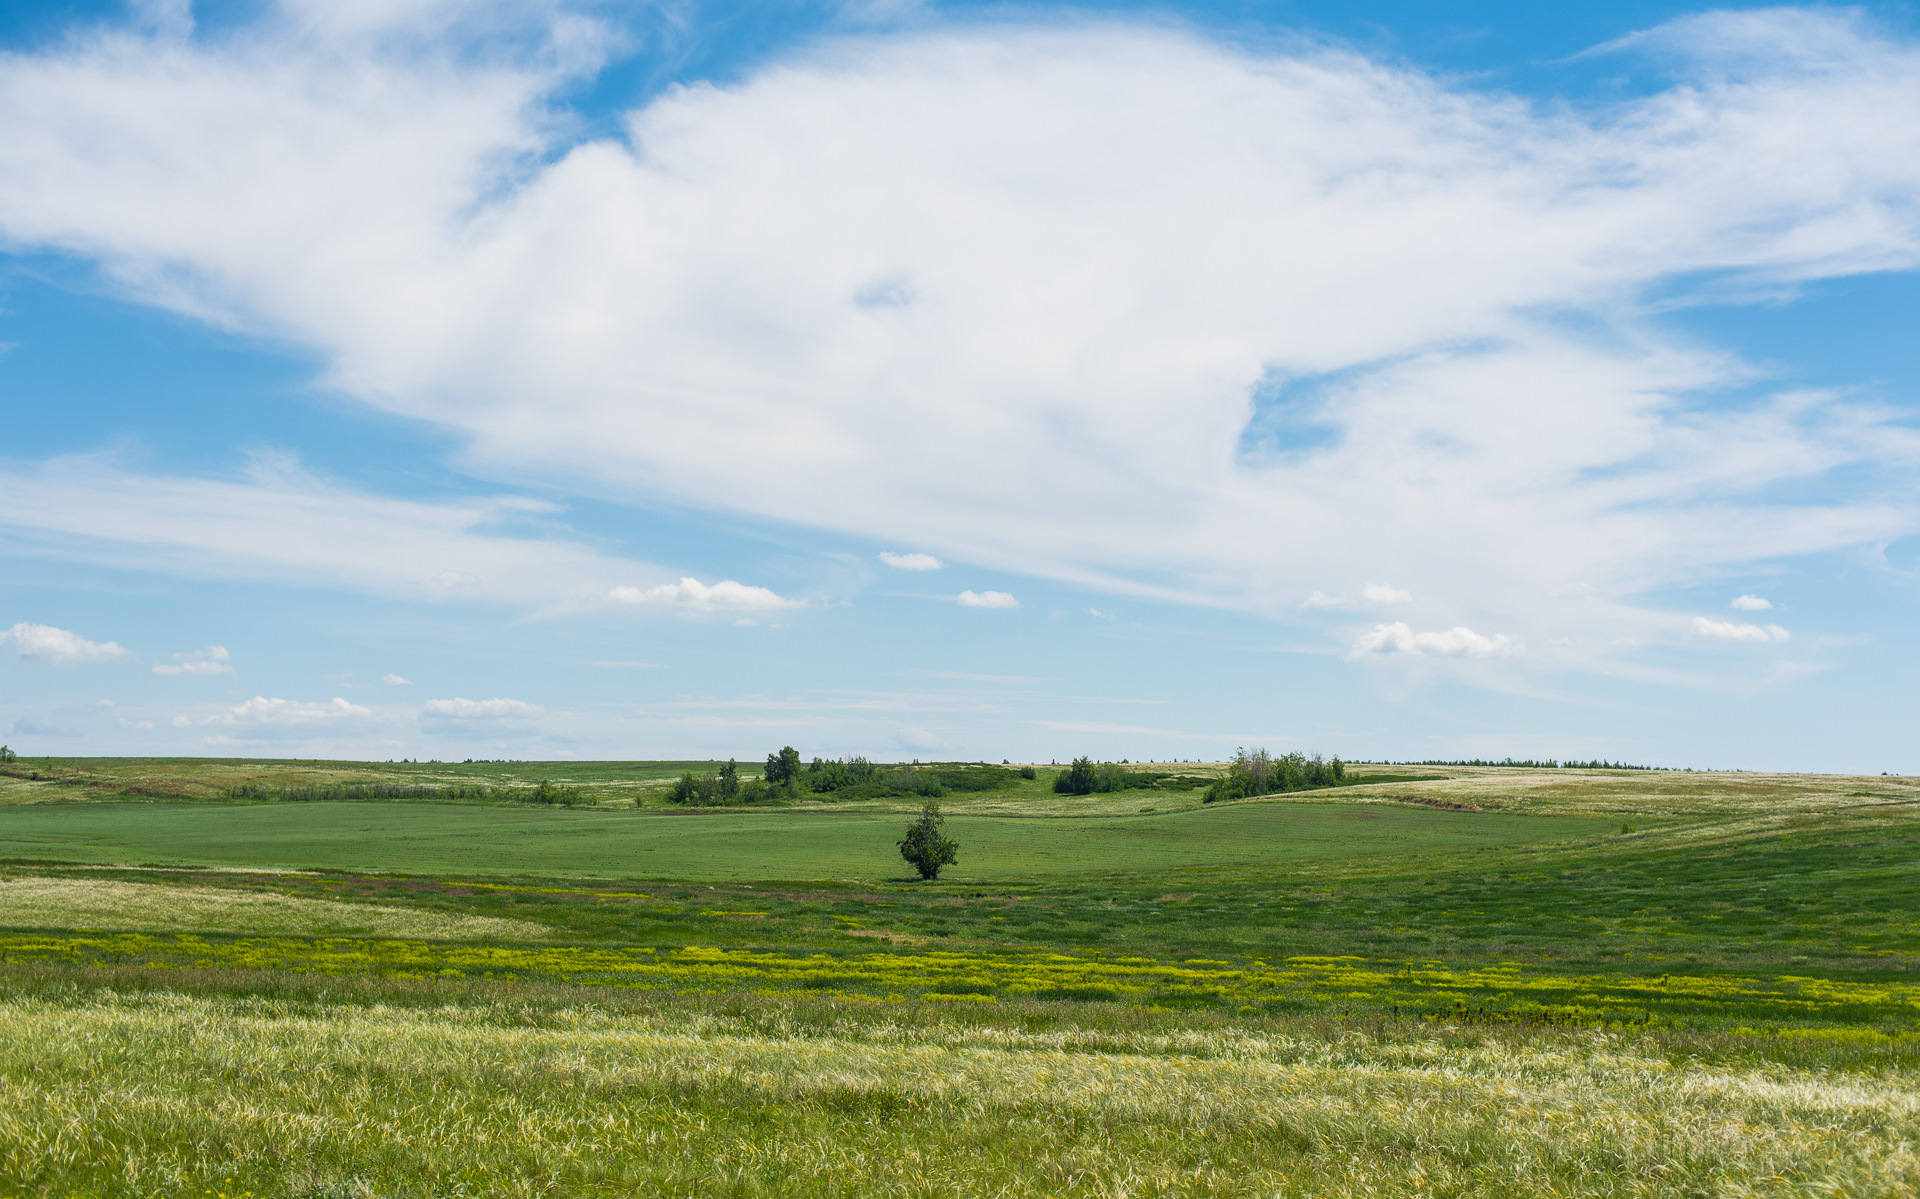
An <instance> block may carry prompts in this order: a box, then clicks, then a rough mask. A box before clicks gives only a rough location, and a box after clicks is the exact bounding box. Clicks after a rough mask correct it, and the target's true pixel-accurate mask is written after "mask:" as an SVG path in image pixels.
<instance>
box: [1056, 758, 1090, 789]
mask: <svg viewBox="0 0 1920 1199" xmlns="http://www.w3.org/2000/svg"><path fill="white" fill-rule="evenodd" d="M1099 781H1100V775H1099V771H1098V770H1096V769H1095V768H1094V765H1093V759H1092V758H1085V757H1082V758H1075V759H1074V760H1073V764H1072V765H1070V766H1068V767H1067V768H1066V769H1065V770H1063V771H1061V772H1060V773H1059V774H1058V775H1057V776H1055V777H1054V780H1053V789H1054V790H1055V791H1057V792H1059V793H1060V794H1061V795H1091V794H1093V788H1094V784H1096V783H1098V782H1099Z"/></svg>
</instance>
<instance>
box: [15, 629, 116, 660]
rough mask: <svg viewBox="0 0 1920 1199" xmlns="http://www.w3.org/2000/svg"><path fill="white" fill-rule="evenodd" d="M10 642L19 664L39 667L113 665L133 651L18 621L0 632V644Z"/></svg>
mask: <svg viewBox="0 0 1920 1199" xmlns="http://www.w3.org/2000/svg"><path fill="white" fill-rule="evenodd" d="M9 638H11V639H12V641H13V644H14V646H15V647H16V648H17V649H18V650H19V651H20V660H21V661H22V662H32V663H35V664H37V665H41V666H77V665H84V664H87V663H90V662H117V661H119V660H120V659H122V658H131V657H133V651H132V650H130V649H127V648H126V647H125V646H122V645H120V644H119V643H117V642H113V641H88V640H87V639H86V638H85V637H82V636H81V635H80V634H78V633H75V632H73V631H71V630H69V629H56V628H54V627H53V626H52V625H50V624H30V623H28V622H27V621H24V620H23V621H21V622H20V623H18V624H16V625H14V626H13V627H12V628H10V629H7V630H4V631H0V641H5V640H7V639H9Z"/></svg>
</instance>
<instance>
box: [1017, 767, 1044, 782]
mask: <svg viewBox="0 0 1920 1199" xmlns="http://www.w3.org/2000/svg"><path fill="white" fill-rule="evenodd" d="M1020 777H1021V778H1023V779H1037V778H1039V777H1040V772H1039V771H1038V770H1035V769H1034V768H1033V767H1031V766H1022V767H1021V768H1020Z"/></svg>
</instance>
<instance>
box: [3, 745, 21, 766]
mask: <svg viewBox="0 0 1920 1199" xmlns="http://www.w3.org/2000/svg"><path fill="white" fill-rule="evenodd" d="M17 756H18V755H16V754H15V753H14V752H13V751H12V750H10V749H8V748H7V747H6V746H4V745H0V762H11V761H13V760H14V758H15V757H17Z"/></svg>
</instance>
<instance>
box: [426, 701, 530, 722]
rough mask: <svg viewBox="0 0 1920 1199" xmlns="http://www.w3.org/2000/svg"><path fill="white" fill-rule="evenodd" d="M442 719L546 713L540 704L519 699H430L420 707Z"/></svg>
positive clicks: (473, 718)
mask: <svg viewBox="0 0 1920 1199" xmlns="http://www.w3.org/2000/svg"><path fill="white" fill-rule="evenodd" d="M420 710H421V711H422V712H423V713H425V714H426V715H427V716H431V717H434V718H437V719H440V720H502V719H507V718H518V719H523V720H524V719H530V718H532V717H535V716H544V715H546V711H547V710H546V709H545V708H543V707H541V706H540V705H539V704H530V703H527V702H526V701H525V700H518V699H430V700H428V701H427V702H426V703H425V704H424V705H422V707H421V709H420Z"/></svg>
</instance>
